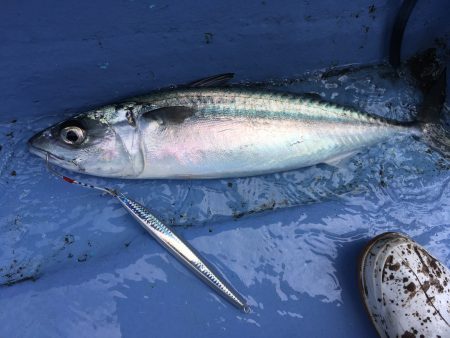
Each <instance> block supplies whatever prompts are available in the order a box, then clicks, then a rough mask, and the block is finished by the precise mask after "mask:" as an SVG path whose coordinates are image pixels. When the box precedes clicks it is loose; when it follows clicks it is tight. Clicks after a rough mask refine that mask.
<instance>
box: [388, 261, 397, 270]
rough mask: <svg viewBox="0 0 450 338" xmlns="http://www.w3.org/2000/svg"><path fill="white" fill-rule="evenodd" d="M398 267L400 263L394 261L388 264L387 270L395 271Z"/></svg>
mask: <svg viewBox="0 0 450 338" xmlns="http://www.w3.org/2000/svg"><path fill="white" fill-rule="evenodd" d="M398 269H400V263H398V262H397V263H395V264H391V265H390V266H389V270H392V271H397V270H398Z"/></svg>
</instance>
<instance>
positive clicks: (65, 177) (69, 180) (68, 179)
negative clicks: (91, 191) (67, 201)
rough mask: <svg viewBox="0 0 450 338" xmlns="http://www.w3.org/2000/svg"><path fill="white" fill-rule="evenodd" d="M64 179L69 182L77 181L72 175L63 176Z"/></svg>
mask: <svg viewBox="0 0 450 338" xmlns="http://www.w3.org/2000/svg"><path fill="white" fill-rule="evenodd" d="M62 178H63V180H64V181H66V182H69V183H75V180H73V179H71V178H70V177H67V176H63V177H62Z"/></svg>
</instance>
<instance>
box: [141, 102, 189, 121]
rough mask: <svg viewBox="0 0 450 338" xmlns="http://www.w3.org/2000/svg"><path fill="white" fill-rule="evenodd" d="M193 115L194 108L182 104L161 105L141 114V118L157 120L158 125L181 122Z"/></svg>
mask: <svg viewBox="0 0 450 338" xmlns="http://www.w3.org/2000/svg"><path fill="white" fill-rule="evenodd" d="M193 115H195V109H193V108H190V107H184V106H173V107H162V108H157V109H153V110H149V111H148V112H145V113H143V114H142V115H141V118H143V119H149V120H153V121H156V122H158V124H160V125H169V124H181V123H183V122H184V120H186V119H187V118H189V117H191V116H193Z"/></svg>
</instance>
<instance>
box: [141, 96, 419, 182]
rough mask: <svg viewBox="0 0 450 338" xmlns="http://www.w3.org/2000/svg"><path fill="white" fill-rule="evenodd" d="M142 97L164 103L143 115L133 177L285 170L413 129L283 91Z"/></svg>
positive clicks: (217, 175) (251, 173)
mask: <svg viewBox="0 0 450 338" xmlns="http://www.w3.org/2000/svg"><path fill="white" fill-rule="evenodd" d="M144 101H148V102H151V103H152V105H155V106H156V107H168V108H166V109H165V110H164V114H163V115H162V116H161V117H160V116H158V113H155V115H156V116H154V118H155V119H154V120H152V119H151V120H148V119H144V118H141V124H140V125H139V127H140V131H141V135H142V136H141V137H142V139H141V147H142V149H141V151H142V156H143V162H144V166H143V170H142V172H140V173H139V175H138V177H139V178H217V177H232V176H249V175H257V174H263V173H269V172H276V171H282V170H290V169H295V168H300V167H305V166H310V165H314V164H317V163H321V162H327V161H331V160H333V159H334V158H336V157H341V156H344V155H346V154H351V153H354V152H355V151H357V150H359V149H361V148H362V147H365V146H368V145H372V144H374V143H376V142H379V141H382V140H384V139H386V138H388V137H390V136H393V135H395V134H399V133H409V134H410V133H411V131H410V130H409V129H410V128H406V127H403V126H399V125H395V124H391V123H388V122H387V121H385V120H382V119H379V118H375V117H372V116H369V115H367V114H363V113H360V112H357V111H353V110H349V109H345V108H341V107H337V106H333V105H329V104H326V103H323V102H318V101H313V100H309V99H305V98H302V97H299V96H295V95H289V94H278V93H263V92H259V93H258V92H250V91H243V90H232V89H209V88H208V89H196V90H182V91H174V92H168V93H163V94H159V95H155V96H149V97H146V98H145V100H144ZM170 107H172V109H178V110H179V109H180V107H184V108H186V111H187V112H188V113H187V114H186V111H184V113H183V111H181V114H182V115H183V114H184V117H183V118H180V119H177V118H175V119H173V116H172V115H171V114H172V113H170V109H171V108H170ZM168 112H169V114H167V113H168ZM151 114H152V113H151V112H150V113H147V114H146V115H150V116H151ZM175 114H180V112H177V113H175ZM158 118H159V120H158Z"/></svg>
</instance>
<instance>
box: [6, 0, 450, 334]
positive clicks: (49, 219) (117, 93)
mask: <svg viewBox="0 0 450 338" xmlns="http://www.w3.org/2000/svg"><path fill="white" fill-rule="evenodd" d="M371 5H372V2H367V1H348V2H339V4H337V3H336V2H334V1H322V2H320V3H315V2H307V1H301V2H300V1H296V2H294V1H286V2H283V3H280V2H275V1H268V0H265V1H251V2H245V3H243V2H239V1H231V2H211V1H196V2H195V3H188V2H181V1H176V2H165V1H138V0H135V1H112V2H108V1H103V2H102V1H97V2H95V4H94V3H92V4H82V3H79V2H75V1H65V2H57V1H51V0H48V1H46V2H45V3H42V2H40V3H39V4H38V3H29V2H24V1H15V2H9V3H7V4H5V5H4V6H2V11H1V12H0V39H1V41H2V47H1V48H0V79H1V81H0V93H1V94H0V97H1V105H0V144H1V145H2V148H1V150H0V191H1V192H2V194H1V195H0V269H1V270H0V283H1V284H8V283H11V284H13V283H15V284H13V285H11V286H3V287H1V288H0V299H1V304H2V306H1V307H0V336H6V337H62V336H64V337H66V336H67V337H71V336H77V337H79V336H87V337H118V336H124V337H144V336H145V337H147V336H156V337H173V336H181V335H182V336H186V337H211V336H213V335H214V336H217V337H232V336H246V337H274V336H277V337H292V336H294V335H296V336H306V337H308V336H310V337H331V336H333V337H361V336H365V337H375V333H374V330H373V329H372V327H371V324H370V322H369V320H368V319H367V318H366V314H365V313H364V310H363V306H362V304H361V301H360V298H359V294H358V291H357V284H356V262H357V257H358V254H359V251H360V250H361V248H362V247H363V245H364V244H365V243H366V242H367V240H368V239H369V238H370V237H372V236H373V235H375V234H378V233H380V232H383V231H387V230H399V231H404V232H406V233H408V234H410V235H411V236H413V237H414V238H415V239H416V240H417V241H419V243H421V244H423V245H425V247H427V248H428V249H429V250H430V251H431V252H432V253H433V254H434V255H436V256H437V257H438V258H440V259H441V260H442V261H443V262H444V263H446V264H447V265H450V230H449V229H450V228H449V225H450V216H449V213H448V210H449V204H450V190H449V182H450V175H449V171H448V169H449V164H448V161H446V160H444V159H442V158H441V157H440V155H438V154H436V153H433V152H430V151H428V148H427V147H426V145H424V144H422V143H420V142H416V141H412V140H411V139H409V138H406V139H402V140H391V141H390V142H387V143H385V144H383V145H379V146H377V147H373V148H371V149H370V150H367V151H365V152H363V153H361V154H359V155H357V156H355V157H354V158H353V159H352V160H351V161H350V162H349V163H347V164H346V165H345V166H343V167H340V168H333V167H329V166H326V165H319V166H315V167H311V168H305V169H300V170H296V171H292V172H288V173H279V174H274V175H267V176H262V177H254V178H246V179H233V180H214V181H133V182H130V181H120V180H104V179H95V178H90V179H89V181H90V182H93V183H96V184H99V185H106V186H113V187H117V188H119V189H120V190H121V191H123V192H125V193H128V194H129V195H130V196H131V197H133V198H135V199H137V200H138V201H140V202H142V203H143V204H145V205H146V206H147V207H149V208H150V209H152V210H153V211H154V212H155V213H156V214H157V215H158V216H159V217H160V218H161V219H163V220H164V221H165V222H167V223H170V224H178V225H180V226H179V227H177V229H178V232H179V233H180V234H181V235H182V236H183V237H184V238H186V239H187V240H188V241H190V242H191V243H192V244H193V245H194V246H195V247H196V248H197V249H198V250H199V251H200V252H202V253H203V254H204V255H205V256H206V257H207V258H208V259H209V261H210V262H211V263H213V264H214V265H215V266H216V267H217V268H218V269H219V270H220V271H222V273H223V274H224V275H225V276H226V277H227V278H228V280H229V281H230V282H231V283H232V284H233V285H234V286H235V287H236V288H237V289H238V290H239V291H240V292H241V293H242V294H243V295H244V296H246V297H247V299H248V300H249V303H250V305H251V306H252V308H253V310H254V312H253V313H252V314H251V315H244V314H241V313H239V312H237V311H236V310H235V309H234V308H232V307H231V306H229V305H228V304H227V303H225V302H224V301H223V300H221V299H220V298H218V297H217V296H216V295H215V294H214V293H212V292H211V291H210V290H209V289H208V288H207V287H206V286H204V285H203V284H202V283H201V282H199V281H198V280H197V279H196V278H195V277H193V276H192V275H191V273H190V272H189V271H187V270H186V269H185V268H184V267H183V266H181V265H180V264H179V263H177V262H176V261H175V260H174V259H172V257H170V256H169V255H168V254H167V253H166V252H165V251H164V250H163V249H162V248H160V247H159V246H158V245H157V243H155V242H154V241H153V240H152V239H151V238H150V237H149V236H148V235H147V234H146V233H145V232H144V231H143V230H142V229H141V228H140V227H139V226H138V224H137V223H136V222H135V221H133V220H132V218H131V217H130V216H129V215H128V214H126V212H125V211H124V210H123V209H122V208H121V207H120V206H119V205H118V203H117V202H115V201H114V200H112V199H110V198H109V197H107V196H102V195H100V194H98V193H97V192H95V191H88V190H83V189H81V188H76V187H73V186H69V185H67V184H64V183H63V182H59V181H57V180H56V179H55V178H53V177H51V176H50V175H49V174H48V173H47V172H46V170H45V168H44V165H43V163H42V161H41V160H39V159H38V158H36V157H34V156H32V155H31V154H29V153H28V152H27V149H26V147H25V141H26V140H27V139H28V138H29V137H30V136H31V135H33V134H34V133H35V132H37V131H39V130H41V129H43V128H45V127H46V126H48V125H50V124H52V123H55V122H56V121H59V120H61V119H63V118H67V117H69V116H70V115H72V114H73V113H75V112H78V111H83V110H85V109H86V108H88V107H93V106H98V105H101V104H103V103H105V102H109V101H114V100H117V99H119V98H123V97H127V96H130V95H135V94H138V93H145V92H146V91H149V90H152V89H155V88H158V87H160V86H167V85H169V84H175V83H183V82H186V81H190V80H193V79H196V78H199V77H201V76H204V75H210V74H214V73H220V72H224V71H235V72H236V73H237V79H238V80H246V81H267V80H269V79H283V78H286V77H289V78H293V77H295V76H298V75H301V74H304V73H305V72H306V71H312V70H316V69H319V68H327V67H330V66H333V65H339V64H348V63H362V64H365V63H369V62H379V61H380V60H382V59H383V58H384V57H385V55H386V45H387V44H386V35H387V32H388V27H389V26H390V24H391V23H392V20H393V18H394V16H395V10H396V9H397V7H398V3H395V2H392V1H389V2H388V1H384V2H377V3H376V4H374V6H375V7H374V8H371V7H370V6H371ZM337 6H338V7H337ZM417 6H418V7H417V8H416V10H415V11H414V13H413V16H412V17H411V22H410V25H408V27H407V31H406V36H405V51H404V54H405V55H406V56H407V55H411V54H413V53H414V52H415V51H417V50H418V49H421V48H424V47H428V46H430V45H432V44H434V39H435V38H437V37H442V38H443V41H447V43H448V41H449V35H448V33H449V30H450V27H449V25H448V19H447V12H448V11H445V10H443V9H444V8H446V6H447V5H446V3H445V1H433V2H431V1H419V3H418V5H417ZM380 74H383V69H374V68H371V69H368V70H364V71H361V72H358V71H357V72H354V73H352V74H351V75H350V76H349V77H347V78H345V77H339V76H335V77H331V78H328V79H326V80H323V79H321V78H320V76H319V75H314V74H311V75H309V76H308V77H307V81H306V82H304V81H303V82H302V81H301V82H298V83H293V84H289V85H286V84H285V83H283V82H282V81H276V83H274V84H275V85H276V87H277V88H279V89H280V88H281V89H286V90H290V91H313V92H317V93H320V94H322V96H324V97H325V98H328V99H333V100H335V101H336V102H340V103H344V104H346V103H347V104H353V105H357V106H360V107H361V108H363V109H365V110H368V111H371V112H373V113H379V114H382V115H385V116H391V117H396V118H407V117H410V116H411V107H412V108H414V107H416V105H417V104H418V103H419V102H420V98H421V97H420V94H419V92H418V91H417V90H416V89H414V88H413V87H412V86H411V85H409V84H407V83H403V82H401V83H395V84H392V83H390V82H389V81H387V80H386V79H384V78H383V77H382V76H380ZM447 109H448V108H447ZM413 110H414V109H413ZM14 120H17V121H15V122H13V121H14ZM312 202H314V203H312ZM272 208H274V210H271V209H272ZM257 211H261V212H257ZM241 216H242V217H241ZM21 280H24V281H22V282H20V283H18V281H21ZM33 280H34V281H33Z"/></svg>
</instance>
